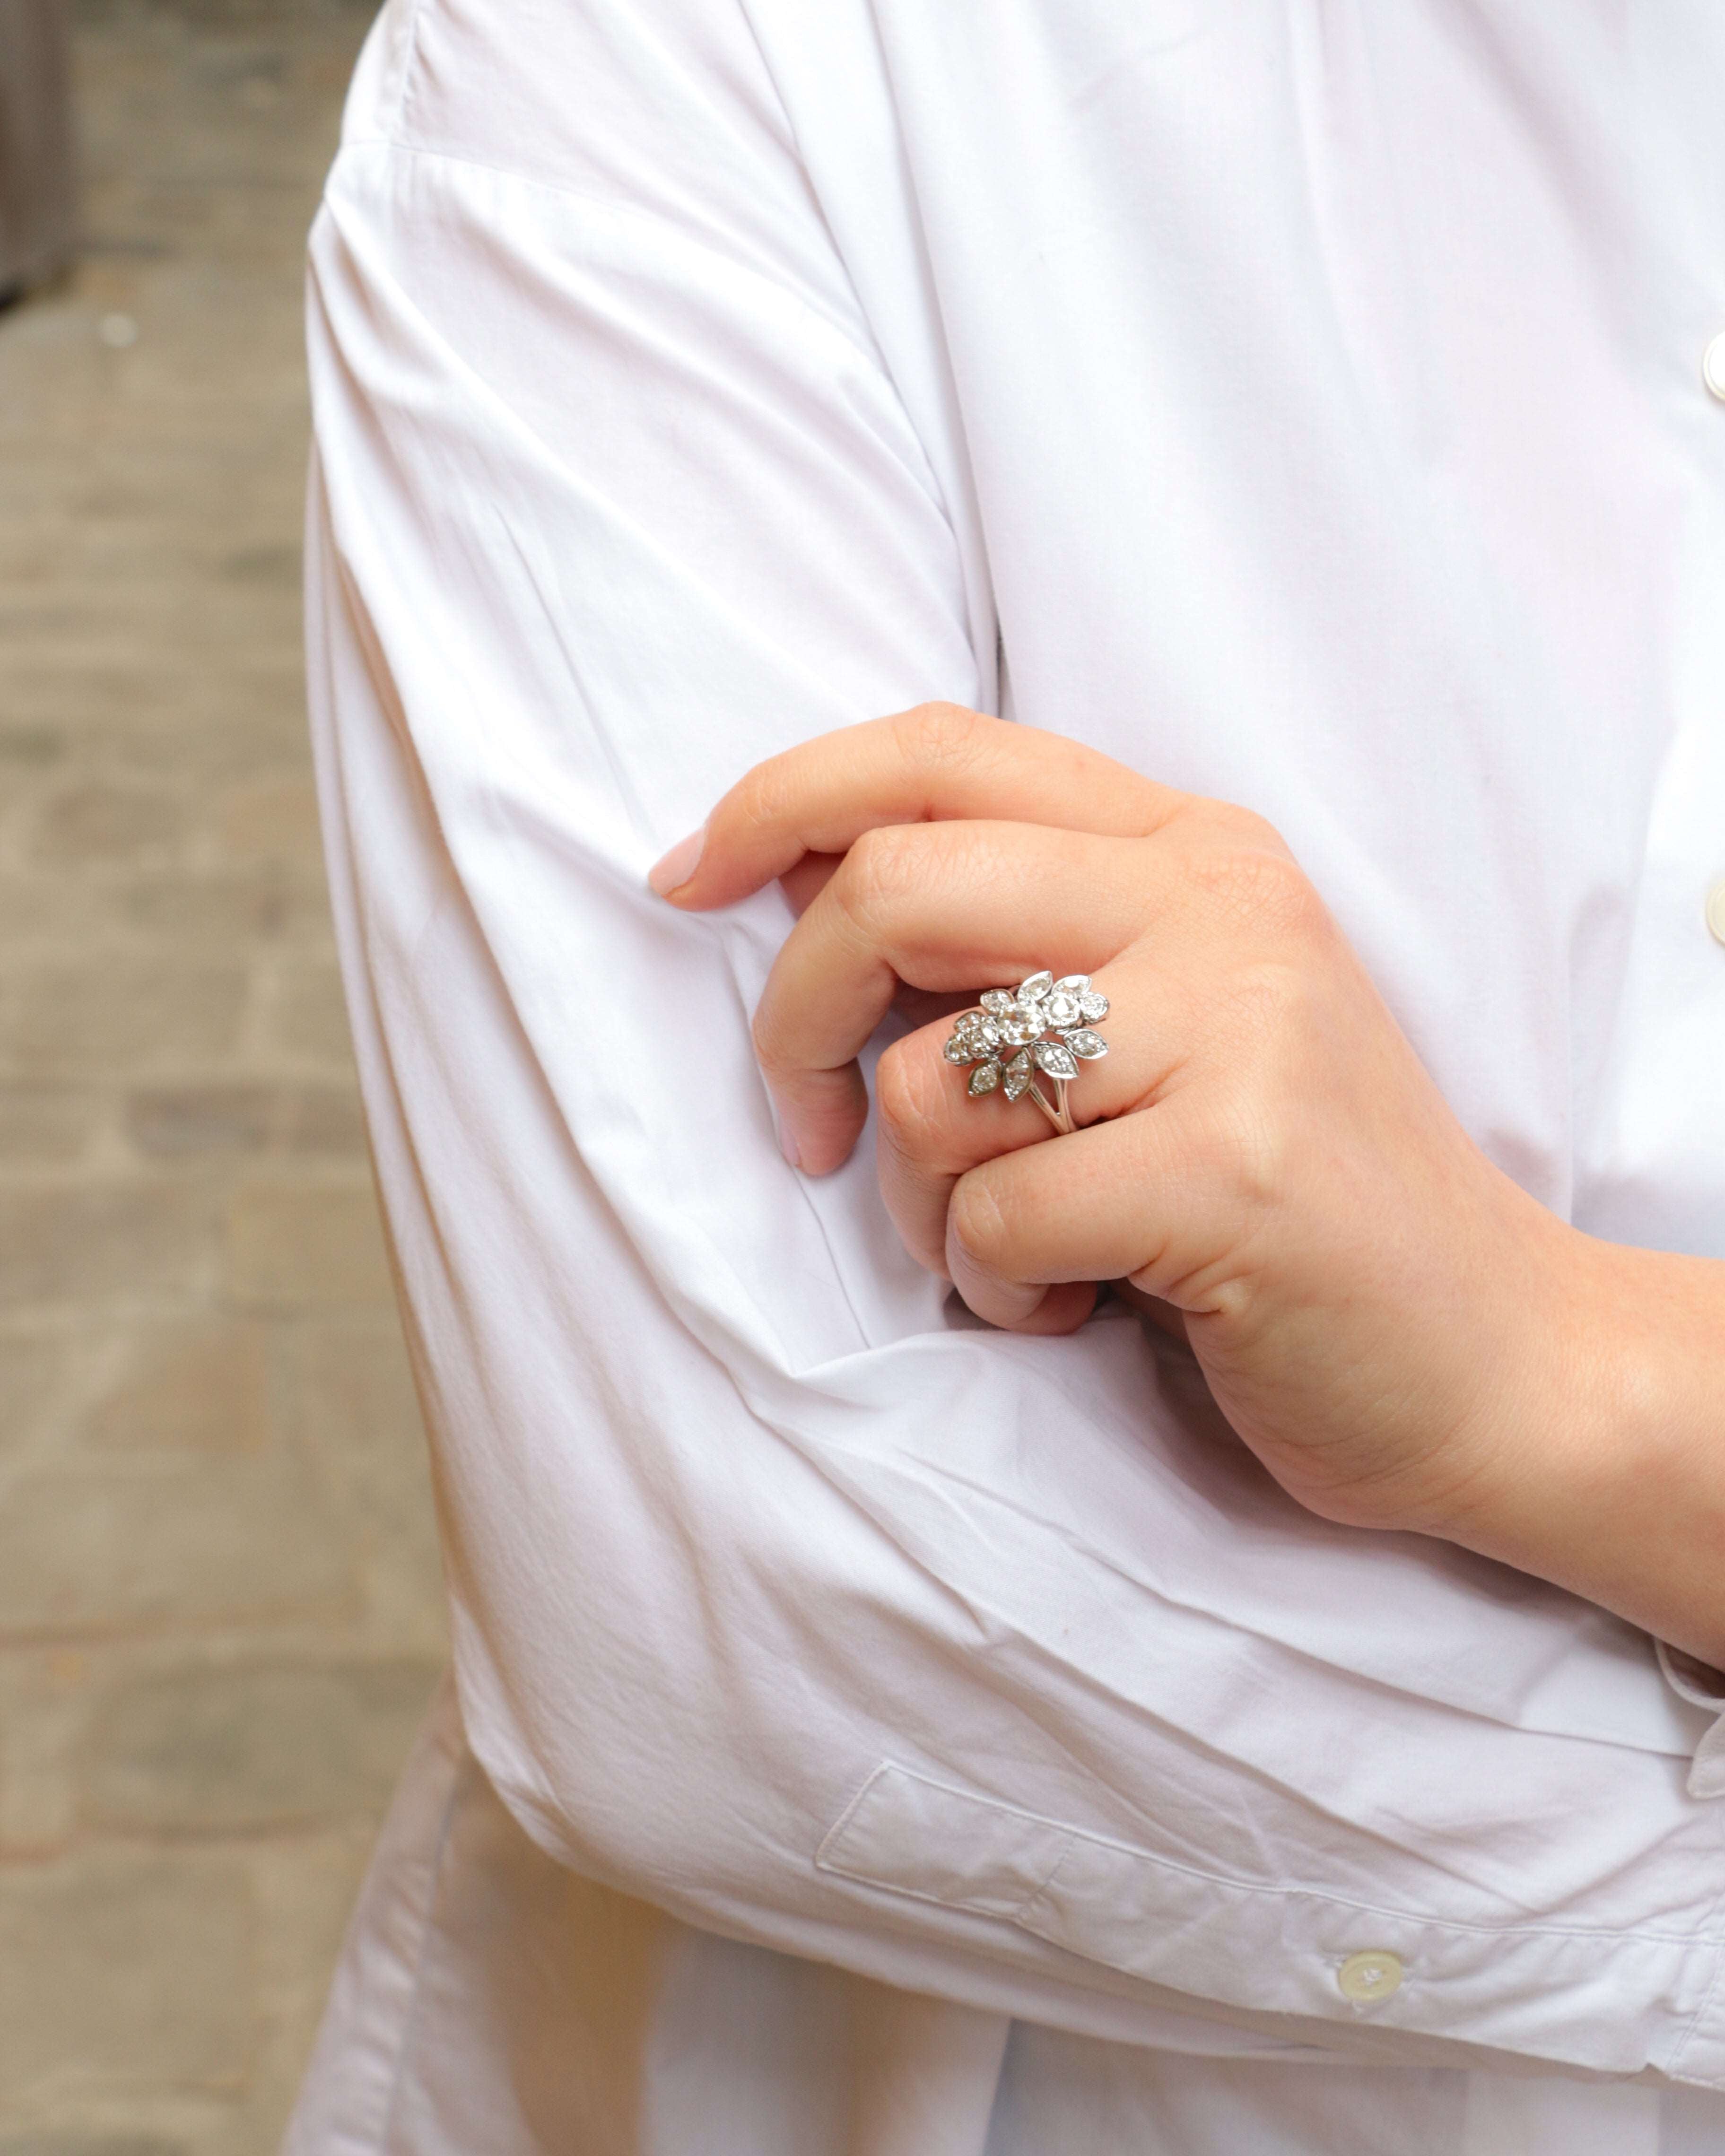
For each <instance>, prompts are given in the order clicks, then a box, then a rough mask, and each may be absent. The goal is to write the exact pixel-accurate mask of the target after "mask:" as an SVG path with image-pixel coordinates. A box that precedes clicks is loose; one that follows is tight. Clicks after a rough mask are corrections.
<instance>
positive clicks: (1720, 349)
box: [1701, 330, 1725, 404]
mask: <svg viewBox="0 0 1725 2156" xmlns="http://www.w3.org/2000/svg"><path fill="white" fill-rule="evenodd" d="M1701 378H1702V381H1703V382H1706V384H1707V388H1709V389H1711V390H1712V393H1713V394H1714V396H1715V397H1717V398H1718V399H1719V401H1720V403H1722V404H1725V330H1721V331H1720V332H1719V334H1718V335H1717V336H1716V337H1715V338H1714V339H1713V341H1712V343H1711V344H1710V345H1709V346H1707V350H1706V351H1705V352H1703V353H1702V356H1701Z"/></svg>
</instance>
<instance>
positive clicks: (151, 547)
mask: <svg viewBox="0 0 1725 2156" xmlns="http://www.w3.org/2000/svg"><path fill="white" fill-rule="evenodd" d="M363 27H364V25H363V19H362V17H361V16H360V15H359V14H357V13H354V12H352V11H351V10H348V11H343V10H341V8H339V7H338V6H336V5H334V4H333V0H331V4H330V5H329V6H328V8H327V11H326V12H319V11H318V8H317V5H316V0H300V4H299V5H297V6H295V4H294V0H252V4H247V0H176V4H172V5H170V4H168V0H121V4H119V5H114V4H109V5H105V6H103V7H102V8H100V10H99V11H95V10H92V9H91V8H90V5H89V0H86V12H85V13H84V15H83V16H82V18H80V24H79V31H78V57H79V69H80V101H81V115H80V117H81V124H82V129H83V135H84V142H85V182H86V184H85V223H86V228H87V231H88V234H89V236H90V245H89V248H88V250H87V252H86V254H85V259H84V260H83V261H82V263H81V264H80V267H79V269H78V270H77V271H76V273H75V275H74V276H73V278H72V279H71V280H69V282H68V283H67V284H65V285H63V286H61V287H60V288H59V289H58V290H54V291H53V292H50V293H49V294H46V295H42V296H40V297H39V298H37V299H35V300H32V301H31V302H29V303H28V304H27V305H23V306H22V307H20V308H18V309H16V310H14V311H12V312H10V313H8V314H6V315H4V316H0V653H3V658H0V2156H253V2152H259V2156H261V2152H264V2151H267V2150H270V2149H271V2148H273V2147H274V2146H275V2140H276V2137H277V2135H278V2133H279V2132H280V2123H281V2121H282V2118H283V2117H284V2115H285V2110H286V2107H287V2105H288V2103H289V2102H290V2097H291V2093H292V2089H293V2086H294V2083H295V2079H296V2076H297V2074H298V2072H299V2070H300V2065H301V2063H302V2061H303V2058H304V2056H305V2050H306V2047H307V2045H308V2043H309V2041H310V2039H311V2031H312V2028H313V2026H314V2023H315V2020H316V2014H317V2012H318V2010H319V2006H320V2004H321V1997H322V1993H323V1989H324V1986H325V1984H326V1979H327V1974H328V1970H329V1966H330V1963H331V1957H332V1955H333V1953H334V1952H335V1949H336V1943H337V1941H338V1938H339V1936H340V1933H341V1926H342V1923H343V1921H344V1917H345V1914H346V1911H347V1905H348V1903H349V1902H350V1900H351V1897H352V1892H353V1888H354V1885H355V1882H356V1880H357V1875H358V1871H359V1868H360V1866H361V1865H362V1862H363V1860H364V1856H365V1852H366V1849H367V1844H368V1842H369V1840H370V1837H371V1835H372V1831H373V1830H374V1827H375V1825H376V1822H377V1816H378V1812H379V1809H380V1807H381V1805H382V1803H383V1801H384V1799H385V1797H386V1795H387V1793H388V1787H389V1784H390V1781H391V1779H392V1776H393V1772H394V1769H395V1767H396V1764H397V1762H398V1758H399V1757H400V1755H401V1753H402V1751H403V1747H404V1745H405V1743H406V1742H407V1739H408V1735H409V1733H410V1731H411V1728H412V1727H413V1722H414V1721H415V1718H416V1717H417V1716H418V1712H419V1711H420V1709H421V1707H422V1705H423V1702H424V1699H425V1697H426V1695H427V1693H428V1691H429V1687H430V1686H431V1683H432V1681H433V1679H434V1674H435V1671H436V1669H437V1667H438V1666H439V1661H440V1658H441V1655H442V1653H443V1631H442V1617H441V1611H440V1608H439V1594H438V1586H437V1563H436V1555H435V1548H434V1538H433V1534H432V1529H431V1524H430V1516H429V1505H428V1502H427V1499H426V1496H425V1490H424V1465H423V1460H422V1453H421V1440H420V1436H419V1432H418V1424H417V1419H416V1416H415V1414H414V1409H413V1401H412V1397H411V1394H410V1391H409V1389H408V1383H407V1380H406V1376H405V1373H404V1369H403V1359H402V1354H401V1349H400V1345H399V1342H398V1335H397V1331H396V1327H395V1322H394V1318H393V1312H392V1310H391V1307H390V1302H389V1292H388V1282H387V1280H386V1277H385V1273H384V1269H383V1265H382V1258H381V1255H380V1250H379V1245H378V1239H377V1228H376V1219H375V1212H374V1208H373V1203H372V1191H371V1185H370V1180H369V1176H368V1172H367V1163H366V1156H365V1150H364V1142H363V1138H362V1132H361V1128H360V1124H359V1121H358V1116H357V1108H356V1104H355V1100H354V1094H353V1086H352V1074H351V1069H350V1064H349V1057H348V1049H347V1035H346V1029H345V1026H344V1023H343V1019H342V1015H341V1003H340V998H339V996H338V993H337V988H336V977H335V973H334V969H333V966H332V963H331V945H330V935H329V927H328V921H327V916H326V907H325V901H324V897H323V892H322V887H321V866H320V862H319V856H318V844H317V836H316V827H315V822H314V818H313V813H312V803H311V791H310V787H309V783H308V772H307V763H306V754H305V741H304V722H303V715H302V710H301V700H300V655H299V597H298V585H297V579H298V567H299V563H298V555H299V549H298V521H299V513H300V485H301V479H302V474H303V467H304V457H305V387H304V382H303V378H302V374H301V368H300V331H299V305H300V295H299V262H300V248H301V242H302V236H303V233H304V229H305V224H306V222H307V220H308V218H310V216H311V210H312V207H313V204H314V203H315V200H316V190H317V185H318V180H319V177H320V174H321V170H322V168H323V167H324V165H325V164H326V161H327V159H328V157H329V153H330V150H331V145H332V142H333V140H334V136H335V131H336V119H337V112H338V106H339V100H340V96H341V86H342V84H343V81H344V80H345V77H346V75H347V71H348V69H349V68H350V67H351V65H352V59H353V54H354V53H355V50H356V49H357V44H358V40H359V38H360V36H361V34H362V30H363Z"/></svg>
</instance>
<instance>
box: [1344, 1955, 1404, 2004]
mask: <svg viewBox="0 0 1725 2156" xmlns="http://www.w3.org/2000/svg"><path fill="white" fill-rule="evenodd" d="M1336 1983H1337V1988H1338V1989H1340V1991H1341V1994H1342V1996H1343V1998H1344V1999H1352V2000H1353V2003H1354V2005H1356V2006H1375V2005H1377V2004H1378V2000H1379V1999H1389V1998H1393V1997H1394V1994H1396V1993H1397V1992H1398V1991H1399V1990H1400V1989H1401V1988H1402V1963H1401V1957H1400V1955H1399V1954H1393V1953H1388V1952H1387V1951H1386V1950H1385V1949H1384V1948H1382V1947H1373V1948H1370V1949H1369V1950H1368V1952H1366V1953H1356V1954H1349V1956H1348V1958H1347V1960H1346V1961H1344V1962H1343V1964H1342V1966H1341V1968H1340V1969H1337V1971H1336Z"/></svg>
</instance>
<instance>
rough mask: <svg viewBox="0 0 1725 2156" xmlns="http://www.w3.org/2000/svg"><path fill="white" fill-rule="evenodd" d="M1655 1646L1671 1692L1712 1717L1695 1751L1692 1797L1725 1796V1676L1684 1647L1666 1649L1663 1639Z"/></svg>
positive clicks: (1691, 1787) (1656, 1641)
mask: <svg viewBox="0 0 1725 2156" xmlns="http://www.w3.org/2000/svg"><path fill="white" fill-rule="evenodd" d="M1654 1645H1655V1646H1656V1647H1657V1649H1658V1650H1659V1666H1660V1668H1661V1670H1662V1671H1664V1673H1665V1681H1666V1683H1667V1684H1668V1685H1669V1686H1671V1690H1672V1691H1674V1692H1676V1694H1677V1696H1678V1697H1679V1698H1681V1699H1686V1700H1687V1701H1688V1702H1689V1703H1690V1705H1691V1706H1692V1707H1705V1708H1706V1709H1707V1712H1709V1713H1710V1714H1711V1715H1712V1717H1713V1722H1712V1727H1711V1728H1710V1729H1709V1730H1708V1731H1707V1734H1706V1735H1705V1736H1704V1737H1703V1738H1702V1740H1701V1742H1700V1743H1699V1744H1697V1746H1696V1748H1695V1758H1694V1760H1693V1762H1692V1764H1691V1766H1690V1768H1689V1784H1688V1787H1689V1794H1690V1795H1691V1796H1692V1797H1725V1676H1722V1675H1721V1674H1720V1672H1719V1671H1717V1670H1713V1669H1709V1668H1708V1667H1707V1664H1706V1663H1705V1662H1698V1661H1696V1659H1695V1657H1694V1655H1686V1654H1685V1653H1684V1652H1683V1651H1682V1650H1681V1648H1679V1647H1668V1646H1666V1643H1665V1641H1664V1640H1655V1641H1654Z"/></svg>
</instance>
